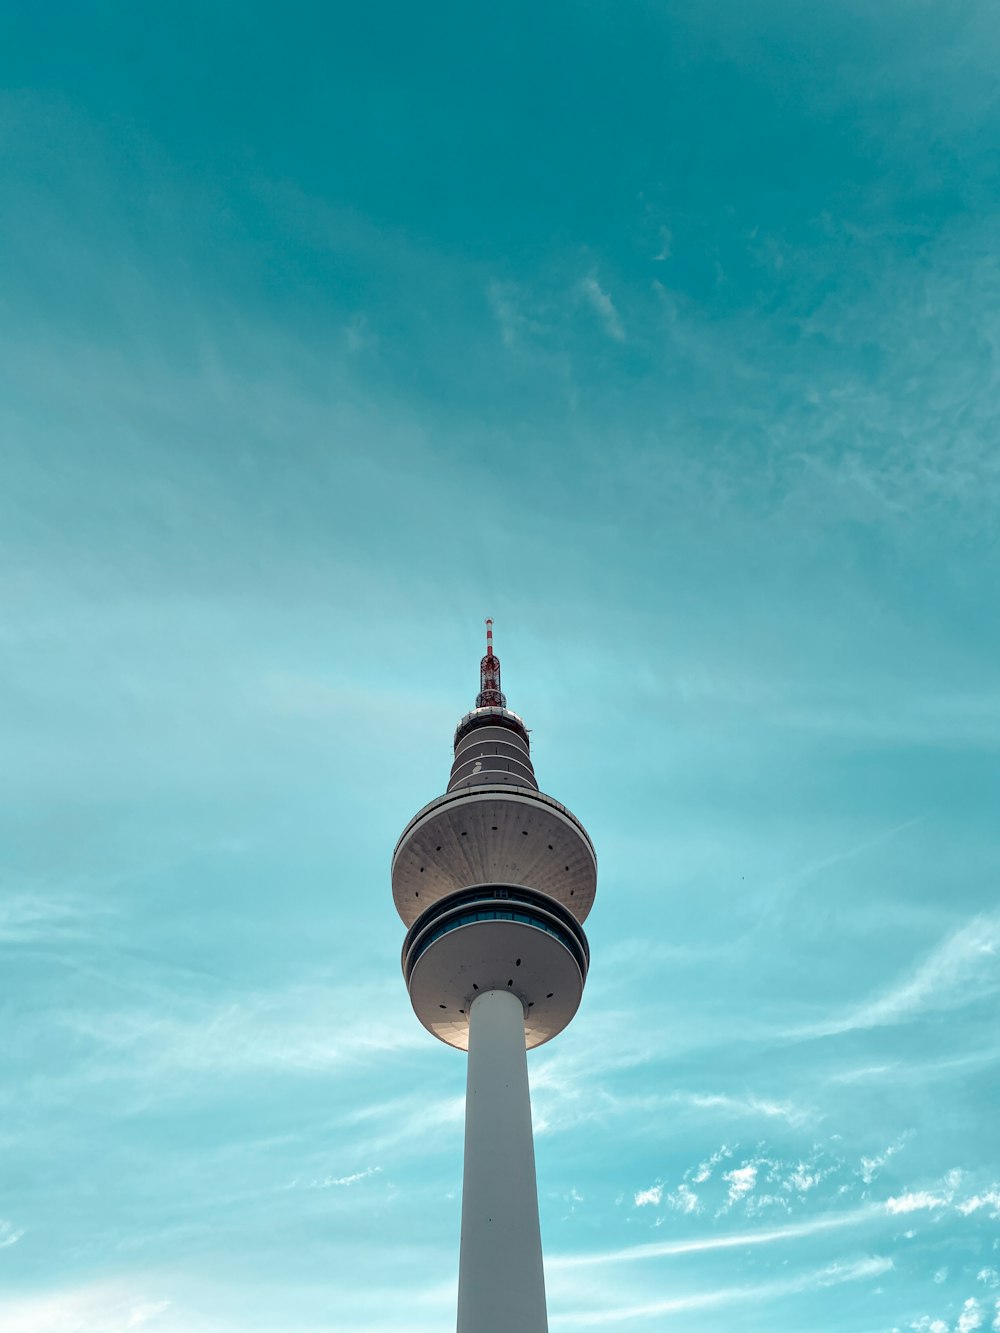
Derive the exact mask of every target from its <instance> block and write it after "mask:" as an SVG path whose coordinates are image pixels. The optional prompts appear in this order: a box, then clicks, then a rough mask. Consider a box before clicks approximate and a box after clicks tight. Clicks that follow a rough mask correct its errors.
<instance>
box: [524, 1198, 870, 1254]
mask: <svg viewBox="0 0 1000 1333" xmlns="http://www.w3.org/2000/svg"><path fill="white" fill-rule="evenodd" d="M880 1215H881V1210H880V1209H879V1208H878V1207H876V1206H875V1205H866V1206H865V1207H864V1208H855V1209H851V1210H850V1211H848V1212H843V1213H824V1214H822V1215H820V1216H818V1217H810V1218H803V1219H802V1220H800V1221H798V1222H789V1223H788V1224H787V1225H785V1226H780V1227H760V1228H757V1229H749V1230H743V1231H732V1232H726V1233H723V1234H714V1235H704V1236H696V1237H690V1238H688V1239H684V1240H664V1241H651V1242H649V1243H648V1244H644V1245H629V1246H626V1247H624V1248H621V1249H612V1250H598V1251H594V1252H593V1253H589V1254H588V1253H580V1254H562V1255H555V1256H554V1257H553V1258H552V1259H551V1260H549V1261H548V1262H549V1264H551V1266H552V1267H553V1268H554V1269H560V1268H589V1267H592V1266H593V1265H595V1264H620V1263H639V1262H644V1261H646V1260H650V1259H665V1258H675V1257H677V1256H679V1255H686V1254H705V1253H709V1252H711V1251H713V1250H733V1249H741V1248H743V1247H744V1246H756V1245H775V1244H782V1243H784V1242H787V1241H796V1240H802V1239H804V1238H805V1237H808V1236H816V1235H820V1234H822V1233H823V1232H826V1231H841V1230H844V1229H845V1228H850V1227H860V1226H865V1225H868V1224H869V1223H871V1222H873V1221H875V1220H877V1219H878V1217H879V1216H880Z"/></svg>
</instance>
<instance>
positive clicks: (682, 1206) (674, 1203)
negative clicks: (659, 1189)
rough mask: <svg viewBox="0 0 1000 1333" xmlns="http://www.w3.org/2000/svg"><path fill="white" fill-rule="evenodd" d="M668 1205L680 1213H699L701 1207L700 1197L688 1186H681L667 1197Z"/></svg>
mask: <svg viewBox="0 0 1000 1333" xmlns="http://www.w3.org/2000/svg"><path fill="white" fill-rule="evenodd" d="M667 1203H668V1204H669V1205H670V1207H671V1208H673V1209H675V1210H676V1211H677V1212H679V1213H685V1214H690V1213H699V1212H701V1205H700V1204H699V1202H698V1196H697V1194H695V1192H694V1190H693V1189H691V1188H690V1187H689V1186H688V1185H685V1184H683V1183H682V1184H680V1185H678V1186H677V1188H676V1190H672V1191H671V1193H670V1194H668V1195H667Z"/></svg>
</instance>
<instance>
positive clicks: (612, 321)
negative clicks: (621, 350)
mask: <svg viewBox="0 0 1000 1333" xmlns="http://www.w3.org/2000/svg"><path fill="white" fill-rule="evenodd" d="M577 290H578V292H579V293H580V295H581V296H582V297H583V299H584V300H585V301H586V302H587V304H588V305H589V306H591V308H592V309H593V310H595V311H596V312H597V314H598V316H599V317H600V321H601V323H602V324H603V325H604V331H605V333H606V334H607V335H608V337H609V338H613V339H614V341H615V342H624V341H625V326H624V324H623V323H622V320H621V316H620V315H619V313H618V311H617V310H616V308H615V303H614V301H612V299H611V297H610V295H609V294H608V293H607V292H606V291H605V290H604V288H603V287H602V286H601V284H600V281H599V280H598V277H597V274H596V273H588V275H587V276H586V277H585V278H581V280H580V282H579V284H578V287H577Z"/></svg>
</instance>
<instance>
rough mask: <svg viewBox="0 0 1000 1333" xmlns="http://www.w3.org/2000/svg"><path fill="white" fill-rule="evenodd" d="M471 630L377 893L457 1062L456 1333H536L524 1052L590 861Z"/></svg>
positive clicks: (572, 975) (535, 1032) (534, 1221)
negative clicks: (461, 1146) (411, 809)
mask: <svg viewBox="0 0 1000 1333" xmlns="http://www.w3.org/2000/svg"><path fill="white" fill-rule="evenodd" d="M486 626H487V632H486V654H485V656H484V657H483V659H482V662H481V663H480V689H479V694H478V695H477V698H476V707H475V708H474V709H473V710H472V711H471V712H469V713H466V715H465V716H464V717H463V718H462V719H461V721H460V722H459V724H458V727H457V729H456V731H455V742H454V756H455V757H454V762H453V764H452V768H451V775H450V778H449V782H448V788H447V791H446V792H445V794H444V795H443V796H439V797H437V798H436V799H435V800H433V801H431V802H430V804H429V805H426V806H424V808H423V809H422V810H420V811H418V812H417V814H416V815H414V817H413V818H412V819H411V820H410V822H409V823H408V824H407V826H406V828H405V829H404V830H403V834H402V836H401V837H400V839H399V842H398V843H397V845H396V849H395V852H394V854H393V859H392V890H393V898H394V900H395V903H396V907H397V910H398V911H399V914H400V916H401V917H402V919H403V922H404V923H405V925H406V926H408V928H409V929H408V930H407V935H406V940H405V941H404V944H403V975H404V977H405V980H406V984H407V987H408V989H409V994H410V1000H411V1002H412V1004H413V1008H414V1011H415V1013H416V1015H417V1017H418V1018H419V1019H420V1021H421V1023H423V1025H424V1026H425V1027H426V1028H427V1029H428V1030H429V1031H430V1032H432V1033H433V1034H434V1035H435V1036H436V1037H438V1038H439V1039H440V1040H441V1041H443V1042H446V1043H447V1044H448V1045H450V1046H455V1047H458V1048H459V1049H461V1050H468V1052H469V1068H468V1086H467V1095H466V1119H465V1173H464V1182H463V1189H462V1241H461V1260H460V1266H459V1297H458V1333H545V1330H546V1329H547V1320H546V1313H545V1287H544V1279H543V1275H542V1250H541V1238H540V1233H539V1226H538V1195H537V1189H536V1183H535V1160H534V1145H533V1142H532V1134H531V1106H530V1101H529V1095H528V1069H527V1059H526V1055H525V1052H526V1050H527V1048H529V1047H532V1046H538V1045H540V1044H541V1043H542V1042H545V1041H548V1040H550V1039H551V1038H552V1037H554V1036H556V1035H557V1034H558V1033H559V1032H561V1031H562V1029H563V1028H564V1027H565V1026H566V1025H567V1023H569V1021H570V1020H571V1019H572V1017H573V1015H574V1014H575V1013H576V1010H577V1007H578V1006H579V1003H580V999H581V997H582V995H583V987H584V983H585V981H586V977H587V969H588V966H589V962H590V953H589V948H588V945H587V938H586V936H585V934H584V932H583V921H584V920H585V919H586V916H587V914H588V912H589V911H590V908H591V906H592V904H593V901H594V893H595V891H596V887H597V860H596V857H595V855H594V849H593V846H592V844H591V842H590V839H589V837H588V836H587V832H586V830H585V829H584V827H583V825H582V824H581V823H580V821H579V820H578V819H576V817H575V816H574V815H572V814H571V813H570V812H569V810H567V809H566V807H565V806H563V805H560V803H559V802H558V801H556V800H553V798H552V797H550V796H546V795H545V794H544V793H543V792H541V791H539V789H538V783H537V781H536V779H535V771H534V766H533V764H532V761H531V752H530V742H529V737H528V731H527V728H526V727H525V725H524V723H523V721H522V720H521V718H520V717H518V715H517V714H516V713H513V712H511V711H510V710H509V709H508V708H507V700H506V697H505V695H504V694H503V692H502V690H501V687H500V659H499V658H498V657H497V656H496V655H495V653H494V651H493V622H492V621H491V620H487V622H486Z"/></svg>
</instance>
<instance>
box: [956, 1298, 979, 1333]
mask: <svg viewBox="0 0 1000 1333" xmlns="http://www.w3.org/2000/svg"><path fill="white" fill-rule="evenodd" d="M982 1326H983V1312H982V1310H981V1309H980V1307H979V1302H978V1301H977V1300H976V1298H975V1296H970V1297H969V1299H968V1300H967V1301H966V1302H965V1304H964V1305H963V1306H962V1313H961V1314H960V1315H959V1316H958V1323H957V1324H956V1325H955V1333H975V1330H976V1329H977V1328H982Z"/></svg>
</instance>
